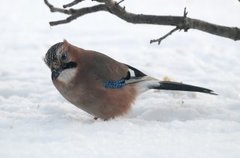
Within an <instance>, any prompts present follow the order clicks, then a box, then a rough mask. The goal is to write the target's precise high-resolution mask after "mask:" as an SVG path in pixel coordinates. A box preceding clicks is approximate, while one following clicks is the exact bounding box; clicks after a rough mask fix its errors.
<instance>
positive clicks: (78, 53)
mask: <svg viewBox="0 0 240 158" xmlns="http://www.w3.org/2000/svg"><path fill="white" fill-rule="evenodd" d="M43 60H44V62H45V63H46V65H47V66H48V67H49V68H50V70H51V79H52V82H53V85H54V86H55V87H56V89H57V90H58V91H59V92H60V94H61V95H62V96H63V97H64V98H65V99H66V100H68V101H69V102H70V103H72V104H73V105H75V106H77V107H78V108H80V109H82V110H83V111H85V112H87V113H89V114H90V115H92V116H93V117H94V119H98V118H100V119H102V120H109V119H114V118H116V117H118V116H122V115H124V114H126V113H128V112H129V111H130V109H131V106H132V104H133V103H134V101H135V100H136V98H137V96H139V95H140V94H142V93H144V92H146V91H147V90H150V89H156V90H159V91H165V90H173V91H190V92H200V93H206V94H212V95H217V94H216V93H215V92H214V91H213V90H210V89H207V88H203V87H198V86H193V85H189V84H184V83H181V82H174V81H164V80H162V81H161V80H159V79H156V78H153V77H151V76H148V75H146V74H145V73H143V72H141V71H140V70H138V69H136V68H134V67H132V66H130V65H127V64H124V63H121V62H118V61H116V60H115V59H113V58H111V57H109V56H107V55H105V54H103V53H99V52H97V51H93V50H85V49H83V48H80V47H77V46H74V45H72V44H70V43H69V42H68V41H67V40H64V41H63V42H58V43H56V44H54V45H52V46H51V47H50V48H49V49H48V51H47V53H46V54H45V56H44V58H43Z"/></svg>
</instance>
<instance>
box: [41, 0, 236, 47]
mask: <svg viewBox="0 0 240 158" xmlns="http://www.w3.org/2000/svg"><path fill="white" fill-rule="evenodd" d="M82 1H83V0H74V1H73V2H71V3H69V4H66V5H64V8H66V7H71V6H74V5H76V4H77V3H80V2H82ZM92 1H96V2H98V3H100V4H99V5H95V6H91V7H86V8H81V9H71V8H70V9H64V8H57V7H54V6H53V5H52V4H50V3H49V2H48V0H44V2H45V4H46V5H47V6H48V7H49V9H50V11H51V12H60V13H63V14H67V15H70V16H69V17H68V18H66V19H64V20H58V21H53V22H50V25H51V26H54V25H59V24H64V23H69V22H71V21H73V20H75V19H77V18H78V17H81V16H83V15H86V14H90V13H94V12H98V11H106V12H109V13H111V14H113V15H115V16H117V17H119V18H121V19H123V20H125V21H126V22H129V23H133V24H152V25H169V26H175V27H176V28H174V29H173V30H172V31H170V32H169V33H168V34H166V35H165V36H163V37H161V38H159V39H158V40H151V43H153V42H158V43H160V42H161V41H162V40H163V39H165V38H166V37H168V36H169V35H171V34H172V33H173V32H175V31H176V30H182V29H183V30H184V31H188V30H189V29H196V30H200V31H203V32H207V33H210V34H214V35H217V36H221V37H225V38H229V39H232V40H235V41H237V40H240V29H239V28H238V27H228V26H221V25H216V24H212V23H209V22H206V21H202V20H198V19H192V18H188V17H187V12H186V9H185V10H184V15H183V16H157V15H145V14H134V13H131V12H127V11H126V10H125V7H122V6H120V3H121V2H123V1H124V0H120V1H119V2H116V1H114V0H92Z"/></svg>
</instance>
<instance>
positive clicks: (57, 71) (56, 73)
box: [52, 68, 62, 80]
mask: <svg viewBox="0 0 240 158" xmlns="http://www.w3.org/2000/svg"><path fill="white" fill-rule="evenodd" d="M61 72H62V69H61V68H58V69H52V80H56V79H57V78H58V76H59V75H60V73H61Z"/></svg>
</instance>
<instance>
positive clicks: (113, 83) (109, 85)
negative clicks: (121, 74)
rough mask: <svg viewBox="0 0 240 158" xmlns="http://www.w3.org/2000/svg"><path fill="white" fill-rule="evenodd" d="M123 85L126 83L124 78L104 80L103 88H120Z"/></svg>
mask: <svg viewBox="0 0 240 158" xmlns="http://www.w3.org/2000/svg"><path fill="white" fill-rule="evenodd" d="M125 85H126V84H125V80H124V79H121V80H118V81H106V82H105V83H104V87H105V88H111V89H118V88H122V87H124V86H125Z"/></svg>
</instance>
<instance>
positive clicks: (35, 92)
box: [0, 0, 240, 158]
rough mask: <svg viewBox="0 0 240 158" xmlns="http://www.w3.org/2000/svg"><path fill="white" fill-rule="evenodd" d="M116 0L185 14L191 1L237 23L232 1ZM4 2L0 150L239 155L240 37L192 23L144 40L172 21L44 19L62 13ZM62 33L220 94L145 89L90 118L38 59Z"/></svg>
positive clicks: (194, 13)
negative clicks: (111, 112) (123, 111)
mask: <svg viewBox="0 0 240 158" xmlns="http://www.w3.org/2000/svg"><path fill="white" fill-rule="evenodd" d="M52 2H54V3H55V4H57V3H59V4H60V2H64V1H63V0H61V1H59V0H53V1H52ZM89 3H90V1H89ZM89 3H88V2H85V3H84V5H88V4H89ZM82 5H83V4H81V5H79V6H82ZM122 5H125V6H126V8H127V9H128V10H130V11H133V12H139V13H140V12H142V13H148V14H163V15H164V14H165V15H182V14H183V8H184V6H187V8H188V11H189V16H190V17H192V18H199V19H202V20H207V21H209V22H213V23H217V24H225V25H228V26H238V27H240V3H239V1H238V0H228V1H226V0H211V1H208V0H201V1H197V0H151V1H150V0H141V1H137V2H136V1H133V0H126V1H124V2H123V3H122ZM0 6H1V11H0V21H1V25H0V30H1V35H0V43H1V47H0V53H1V59H2V60H1V63H2V64H1V66H0V157H1V158H17V157H18V158H44V157H46V158H49V157H51V158H55V157H56V158H66V157H69V158H75V157H83V158H95V157H96V158H118V157H125V158H135V157H137V158H145V157H149V158H158V157H161V158H239V157H240V60H239V59H240V43H239V42H234V41H232V40H229V39H225V38H221V37H217V36H213V35H210V34H207V33H203V32H200V31H196V30H189V32H188V33H184V32H178V33H175V34H174V35H172V36H171V37H169V38H167V39H166V40H164V41H163V43H162V45H160V46H158V45H156V44H151V45H150V44H149V40H150V39H152V38H158V37H159V36H161V35H164V34H165V33H167V32H168V31H169V30H170V29H172V27H166V26H150V25H133V24H129V23H126V22H124V21H122V20H121V19H118V18H116V17H115V16H113V15H110V14H108V13H96V14H92V15H87V16H84V17H82V18H80V19H78V20H76V21H74V22H72V23H70V24H67V25H61V26H56V27H50V26H49V25H48V22H49V21H50V20H57V19H60V18H64V17H65V16H63V15H59V14H51V13H50V12H49V10H48V8H47V7H46V6H45V5H44V3H43V0H38V1H36V0H17V1H14V2H12V1H3V0H1V1H0ZM63 39H67V40H68V41H69V42H71V43H73V44H75V45H78V46H81V47H83V48H86V49H93V50H97V51H100V52H104V53H105V54H107V55H109V56H111V57H113V58H115V59H117V60H119V61H121V62H125V63H128V64H130V65H132V66H135V67H137V68H139V69H140V70H142V71H143V72H145V73H147V74H149V75H151V76H153V77H156V78H163V77H164V76H168V77H170V78H172V79H173V80H175V81H182V82H184V83H189V84H194V85H198V86H203V87H206V88H210V89H213V90H215V91H216V92H217V93H218V94H219V96H211V95H206V94H199V93H185V92H164V91H162V92H160V93H159V92H155V91H148V92H147V93H145V94H143V95H141V96H140V97H139V98H138V100H137V101H136V102H135V104H134V105H133V107H132V110H131V112H130V113H129V114H127V115H125V116H122V117H120V118H117V119H114V120H110V121H101V120H97V121H94V120H93V117H92V116H90V115H88V114H87V113H85V112H83V111H81V110H80V109H78V108H76V107H74V106H73V105H71V104H70V103H68V102H67V101H66V100H64V99H63V97H62V96H61V95H60V94H59V93H58V92H57V90H56V89H55V88H54V87H53V84H52V83H51V79H50V71H49V70H48V68H47V66H46V65H45V64H44V62H43V60H42V57H43V56H44V54H45V53H46V51H47V49H48V48H49V47H50V46H51V45H53V44H54V43H56V42H59V41H62V40H63Z"/></svg>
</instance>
